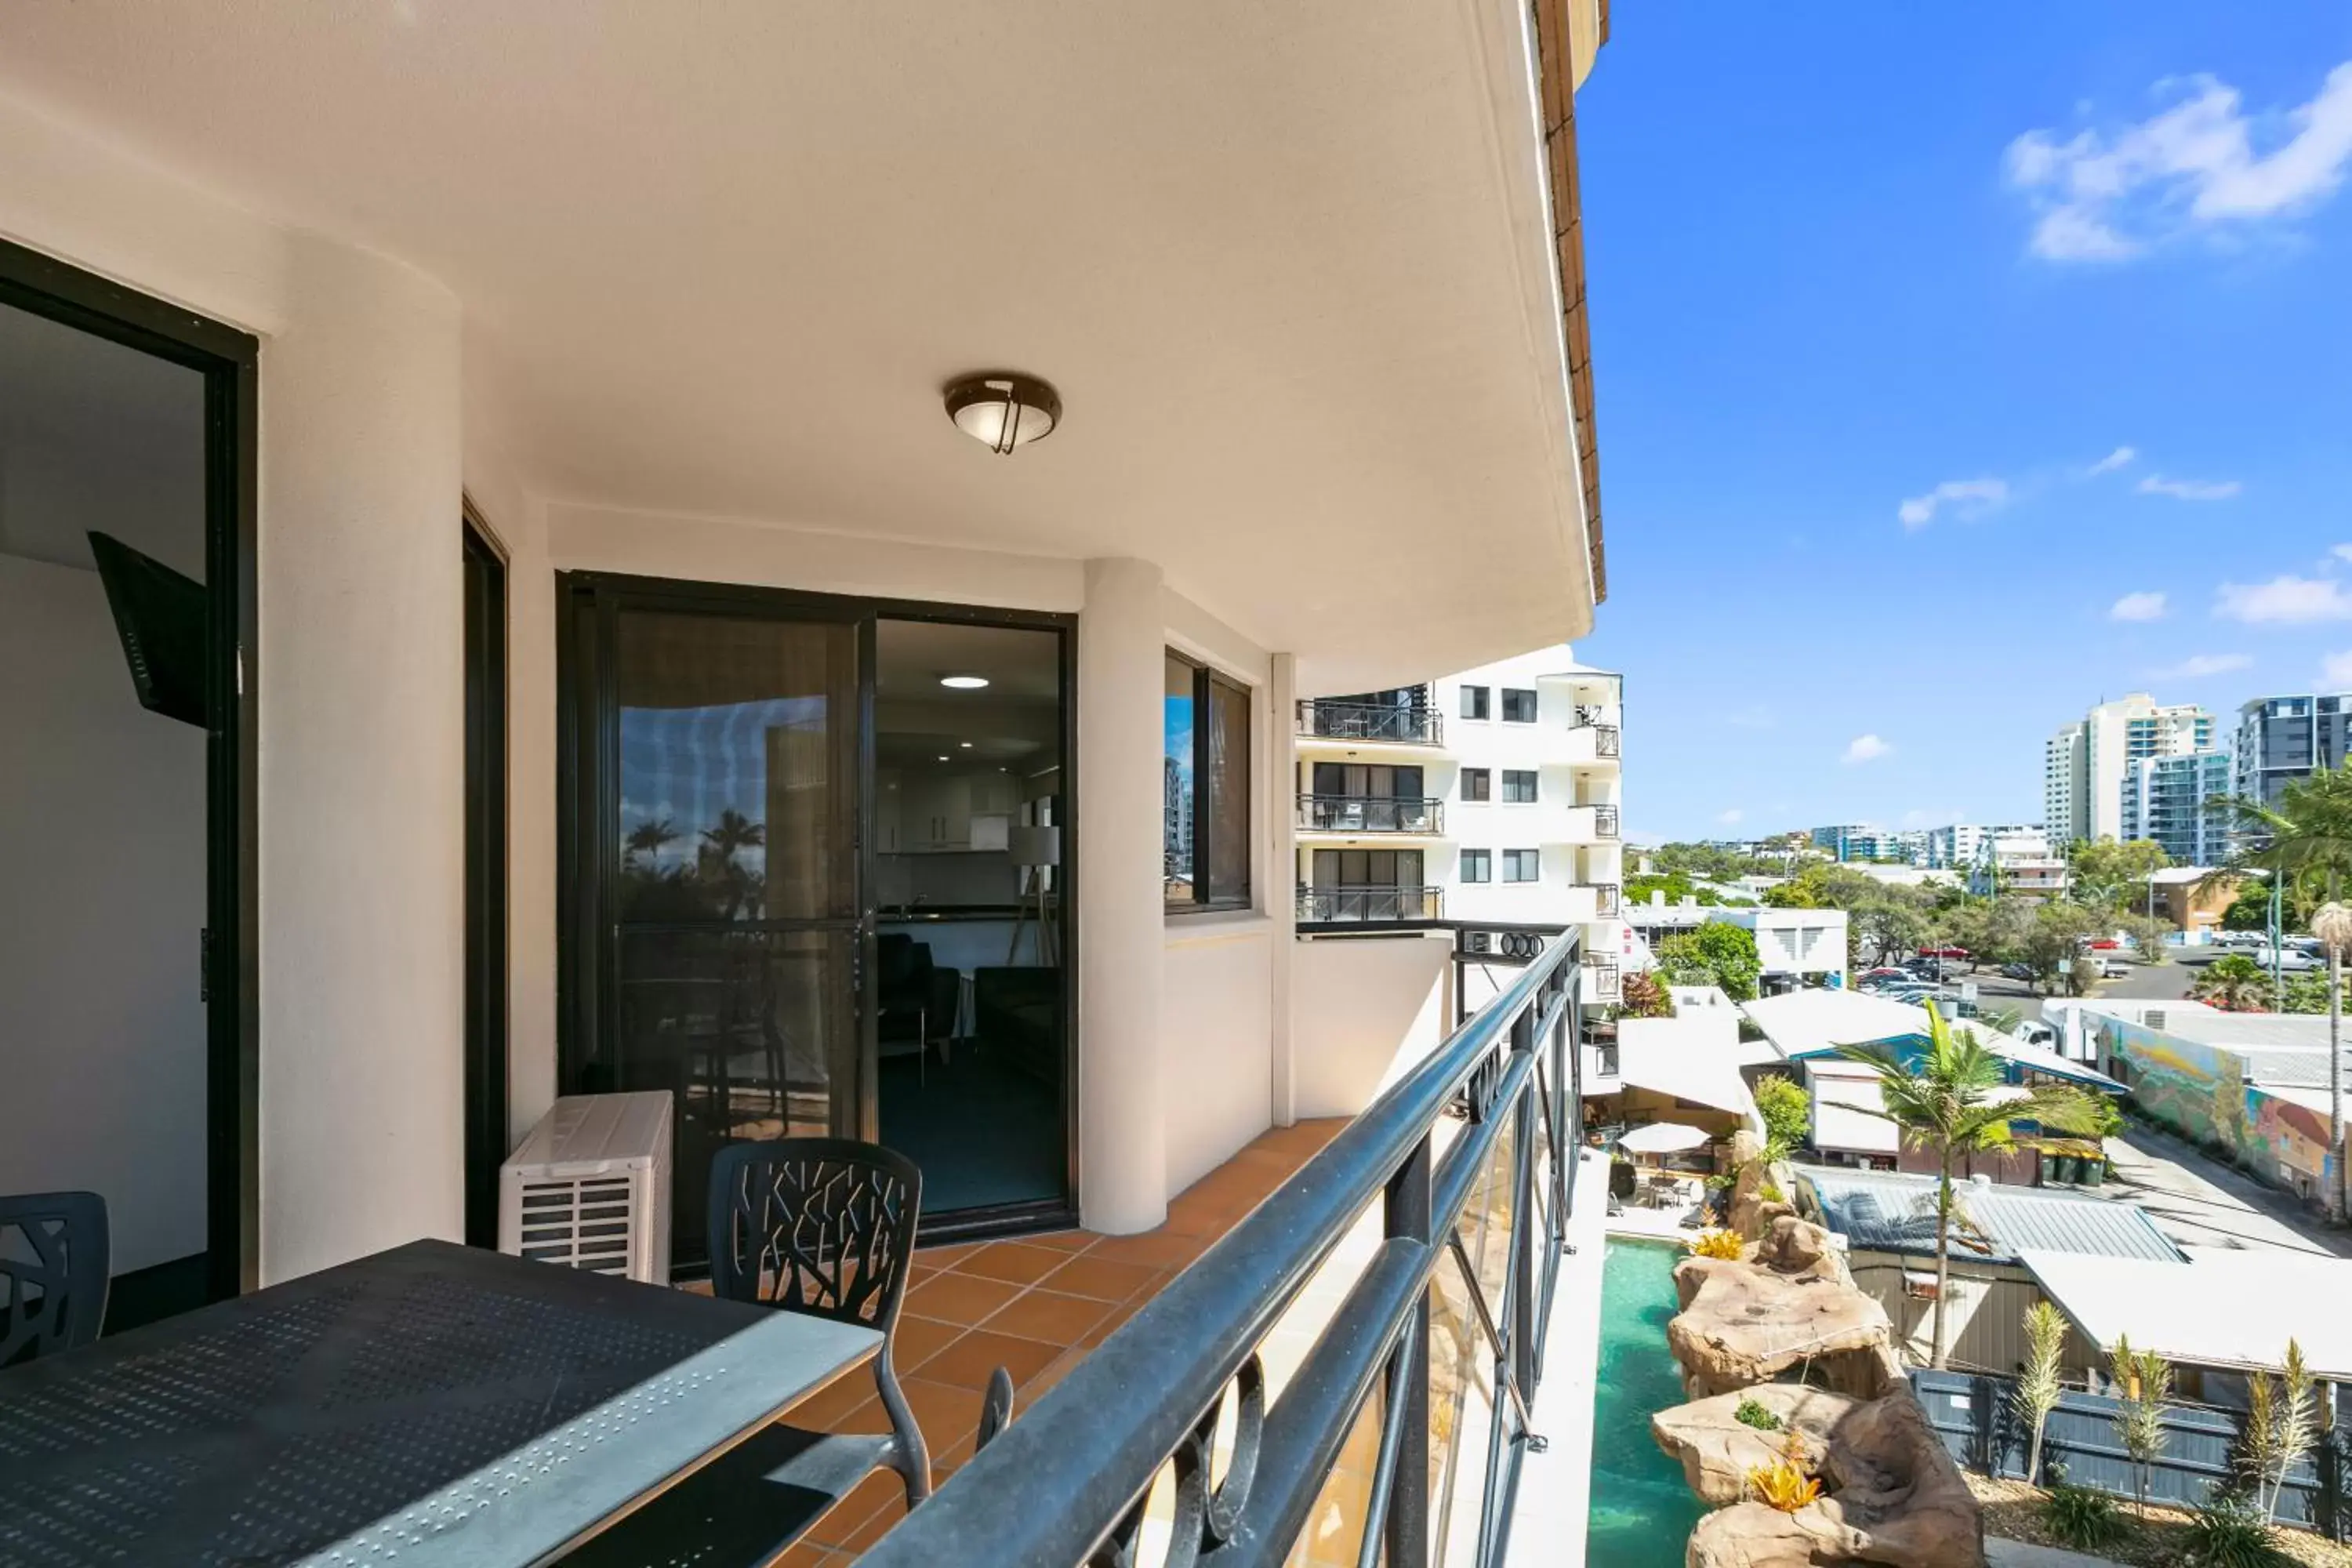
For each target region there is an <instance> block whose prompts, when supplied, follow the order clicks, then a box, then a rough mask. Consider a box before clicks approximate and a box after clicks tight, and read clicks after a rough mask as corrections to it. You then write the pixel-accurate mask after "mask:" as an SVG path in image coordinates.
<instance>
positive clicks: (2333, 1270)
mask: <svg viewBox="0 0 2352 1568" xmlns="http://www.w3.org/2000/svg"><path fill="white" fill-rule="evenodd" d="M2020 1261H2021V1262H2022V1263H2023V1264H2024V1265H2025V1267H2026V1268H2028V1269H2029V1270H2031V1271H2032V1275H2033V1278H2034V1279H2035V1281H2036V1282H2037V1283H2039V1284H2040V1285H2041V1287H2042V1293H2043V1294H2044V1295H2046V1296H2048V1297H2049V1298H2050V1300H2052V1301H2053V1302H2054V1303H2055V1304H2056V1305H2057V1307H2058V1310H2060V1311H2062V1312H2063V1313H2065V1314H2066V1316H2067V1317H2068V1318H2069V1319H2071V1320H2073V1321H2074V1326H2075V1328H2077V1329H2079V1330H2081V1331H2082V1332H2083V1334H2084V1337H2085V1338H2086V1339H2089V1340H2091V1341H2092V1342H2095V1343H2096V1344H2097V1345H2098V1347H2099V1348H2100V1349H2101V1350H2102V1351H2105V1350H2106V1349H2107V1348H2108V1347H2109V1346H2111V1345H2112V1344H2113V1343H2114V1342H2115V1336H2116V1335H2118V1334H2129V1335H2130V1336H2131V1341H2132V1343H2133V1344H2134V1345H2135V1346H2136V1347H2137V1348H2140V1349H2143V1350H2152V1351H2156V1352H2158V1353H2159V1354H2161V1355H2163V1356H2164V1357H2165V1359H2166V1360H2168V1361H2182V1362H2191V1363H2197V1364H2199V1365H2202V1366H2226V1367H2240V1368H2255V1367H2259V1368H2264V1369H2275V1368H2277V1367H2278V1366H2279V1363H2280V1359H2281V1357H2282V1355H2283V1353H2284V1351H2285V1349H2286V1342H2287V1341H2288V1340H2289V1339H2293V1340H2294V1341H2296V1342H2298V1343H2300V1344H2301V1345H2302V1346H2303V1353H2304V1359H2305V1363H2306V1364H2307V1365H2308V1366H2309V1367H2310V1368H2311V1371H2312V1374H2313V1375H2314V1376H2315V1377H2321V1378H2326V1379H2330V1380H2336V1381H2345V1380H2352V1314H2347V1313H2346V1312H2345V1311H2344V1310H2342V1306H2341V1303H2343V1302H2345V1301H2347V1300H2352V1258H2313V1257H2307V1256H2305V1255H2303V1254H2300V1253H2291V1252H2266V1251H2250V1250H2240V1249H2237V1248H2233V1247H2189V1249H2188V1252H2187V1257H2186V1260H2185V1261H2182V1262H2162V1261H2154V1260H2149V1259H2143V1258H2093V1257H2084V1256H2082V1255H2081V1254H2079V1253H2068V1252H2063V1251H2041V1250H2035V1249H2029V1250H2028V1251H2027V1252H2026V1254H2025V1256H2024V1257H2023V1258H2021V1259H2020Z"/></svg>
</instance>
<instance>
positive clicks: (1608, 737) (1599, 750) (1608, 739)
mask: <svg viewBox="0 0 2352 1568" xmlns="http://www.w3.org/2000/svg"><path fill="white" fill-rule="evenodd" d="M1623 748H1624V741H1623V737H1622V736H1621V735H1620V734H1619V733H1618V731H1617V726H1616V725H1614V724H1595V725H1594V726H1593V727H1592V754H1593V755H1594V756H1596V757H1613V756H1616V755H1618V754H1619V753H1620V752H1622V750H1623Z"/></svg>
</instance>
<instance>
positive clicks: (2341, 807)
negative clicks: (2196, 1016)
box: [2229, 763, 2352, 1220]
mask: <svg viewBox="0 0 2352 1568" xmlns="http://www.w3.org/2000/svg"><path fill="white" fill-rule="evenodd" d="M2229 806H2230V809H2231V811H2232V812H2234V813H2235V814H2236V816H2237V817H2238V820H2239V822H2240V824H2241V825H2242V826H2243V827H2244V829H2245V830H2246V832H2247V834H2248V842H2247V847H2246V848H2244V849H2242V850H2241V851H2240V852H2239V854H2238V855H2237V856H2236V858H2235V860H2234V864H2235V865H2236V866H2237V867H2239V868H2243V869H2248V870H2259V871H2267V872H2269V873H2270V874H2271V876H2272V877H2273V878H2274V879H2277V881H2278V882H2279V883H2280V884H2281V885H2283V886H2286V887H2290V888H2293V889H2296V890H2298V891H2300V892H2302V893H2304V894H2305V895H2307V896H2317V897H2324V898H2325V899H2326V901H2327V904H2328V905H2329V906H2330V907H2331V908H2333V907H2336V900H2338V898H2340V897H2341V895H2342V893H2343V890H2344V884H2345V883H2346V882H2347V881H2352V763H2346V764H2345V765H2344V766H2343V767H2340V768H2322V769H2318V770H2315V771H2314V772H2313V773H2312V775H2311V776H2310V777H2309V778H2302V779H2290V780H2288V781H2287V783H2286V784H2285V786H2284V788H2282V789H2281V790H2280V791H2279V798H2278V804H2277V805H2264V804H2263V803H2262V802H2261V801H2259V800H2247V799H2243V798H2241V799H2235V800H2231V801H2230V802H2229ZM2320 913H2323V914H2324V913H2326V910H2322V911H2320ZM2330 928H2331V930H2333V931H2334V932H2335V934H2334V935H2333V936H2331V935H2329V934H2328V932H2327V931H2321V930H2320V929H2319V915H2318V914H2315V915H2314V916H2313V919H2312V931H2313V934H2315V935H2316V936H2318V937H2319V939H2320V940H2321V941H2322V942H2326V944H2327V1158H2328V1162H2329V1163H2332V1164H2333V1165H2334V1166H2335V1170H2336V1180H2335V1181H2333V1182H2331V1183H2330V1184H2328V1189H2327V1212H2328V1214H2329V1215H2331V1216H2332V1217H2334V1218H2336V1219H2339V1220H2340V1219H2342V1218H2343V1217H2344V1213H2345V1206H2346V1205H2345V1173H2344V1163H2345V1161H2344V1154H2345V1150H2344V1041H2343V1032H2342V1030H2343V1026H2342V1022H2341V1019H2342V1013H2343V1004H2342V997H2343V993H2344V957H2343V954H2344V947H2345V944H2346V943H2347V942H2352V916H2347V915H2346V912H2345V911H2344V910H2342V909H2340V908H2336V913H2335V915H2334V916H2332V917H2330Z"/></svg>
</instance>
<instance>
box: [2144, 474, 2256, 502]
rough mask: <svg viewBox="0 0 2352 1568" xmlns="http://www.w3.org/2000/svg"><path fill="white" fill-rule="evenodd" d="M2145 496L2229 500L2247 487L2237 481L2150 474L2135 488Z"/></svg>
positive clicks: (2174, 498)
mask: <svg viewBox="0 0 2352 1568" xmlns="http://www.w3.org/2000/svg"><path fill="white" fill-rule="evenodd" d="M2133 488H2134V489H2137V490H2138V491H2139V493H2140V494H2142V495H2144V496H2170V497H2172V499H2173V500H2229V499H2230V498H2231V496H2233V495H2236V494H2237V493H2238V492H2239V491H2240V490H2241V489H2244V488H2245V487H2244V486H2242V485H2241V484H2239V483H2238V481H2237V480H2235V479H2220V480H2214V479H2166V478H2165V477H2164V476H2163V475H2162V474H2150V475H2148V476H2147V478H2146V479H2142V480H2140V482H2139V483H2138V484H2137V485H2136V486H2134V487H2133Z"/></svg>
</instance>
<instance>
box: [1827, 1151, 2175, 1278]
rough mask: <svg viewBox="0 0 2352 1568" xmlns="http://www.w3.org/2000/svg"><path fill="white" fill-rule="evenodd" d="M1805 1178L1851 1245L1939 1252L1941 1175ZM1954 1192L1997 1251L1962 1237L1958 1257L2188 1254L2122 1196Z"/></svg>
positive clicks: (2027, 1190)
mask: <svg viewBox="0 0 2352 1568" xmlns="http://www.w3.org/2000/svg"><path fill="white" fill-rule="evenodd" d="M1797 1176H1798V1180H1799V1182H1800V1183H1801V1184H1803V1185H1804V1186H1807V1187H1810V1188H1811V1190H1812V1194H1813V1198H1814V1202H1815V1204H1816V1205H1818V1207H1819V1210H1820V1213H1821V1215H1822V1223H1823V1224H1824V1225H1826V1226H1828V1227H1829V1228H1830V1229H1832V1230H1833V1231H1836V1232H1839V1233H1840V1234H1841V1235H1843V1236H1844V1237H1845V1238H1846V1240H1847V1242H1848V1244H1849V1245H1851V1246H1853V1247H1863V1248H1867V1249H1868V1250H1870V1251H1874V1252H1912V1253H1920V1254H1933V1253H1934V1252H1935V1250H1936V1178H1935V1177H1933V1176H1915V1175H1910V1174H1907V1173H1900V1172H1895V1171H1845V1170H1835V1169H1832V1168H1830V1167H1827V1166H1819V1165H1808V1166H1802V1167H1800V1169H1799V1170H1798V1173H1797ZM1954 1187H1955V1189H1956V1192H1957V1195H1958V1201H1959V1205H1960V1206H1961V1208H1962V1209H1963V1210H1964V1211H1965V1213H1966V1214H1967V1215H1968V1218H1969V1221H1970V1222H1971V1224H1972V1225H1973V1226H1974V1227H1975V1231H1976V1233H1977V1234H1978V1235H1979V1236H1980V1237H1981V1238H1982V1240H1983V1242H1984V1243H1985V1244H1986V1245H1988V1246H1989V1247H1990V1251H1983V1250H1979V1248H1977V1247H1962V1246H1960V1245H1959V1244H1958V1239H1957V1237H1956V1239H1955V1243H1954V1246H1953V1249H1952V1251H1953V1256H1954V1257H1956V1258H1959V1257H1965V1258H1973V1259H1976V1260H1979V1261H1982V1262H1994V1263H2013V1262H2015V1261H2016V1260H2017V1258H2018V1255H2019V1254H2020V1253H2023V1252H2072V1253H2081V1254H2084V1255H2086V1256H2089V1257H2093V1258H2147V1259H2149V1260H2152V1261H2157V1262H2164V1263H2178V1262H2179V1261H2181V1251H2180V1249H2179V1247H2175V1246H2174V1245H2173V1244H2172V1243H2171V1241H2169V1240H2168V1239H2167V1238H2166V1237H2165V1235H2164V1233H2163V1232H2162V1231H2160V1230H2158V1229H2157V1228H2156V1226H2155V1224H2154V1222H2152V1221H2151V1220H2149V1218H2148V1217H2147V1215H2146V1214H2145V1213H2143V1212H2142V1211H2141V1209H2140V1207H2139V1205H2137V1204H2133V1203H2127V1202H2126V1201H2124V1200H2123V1199H2121V1198H2094V1197H2084V1196H2079V1195H2076V1194H2071V1193H2049V1192H2039V1191H2036V1190H2035V1189H2033V1188H2032V1187H2011V1186H2001V1185H1999V1184H1993V1183H1979V1182H1968V1181H1964V1182H1956V1183H1955V1184H1954Z"/></svg>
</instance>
